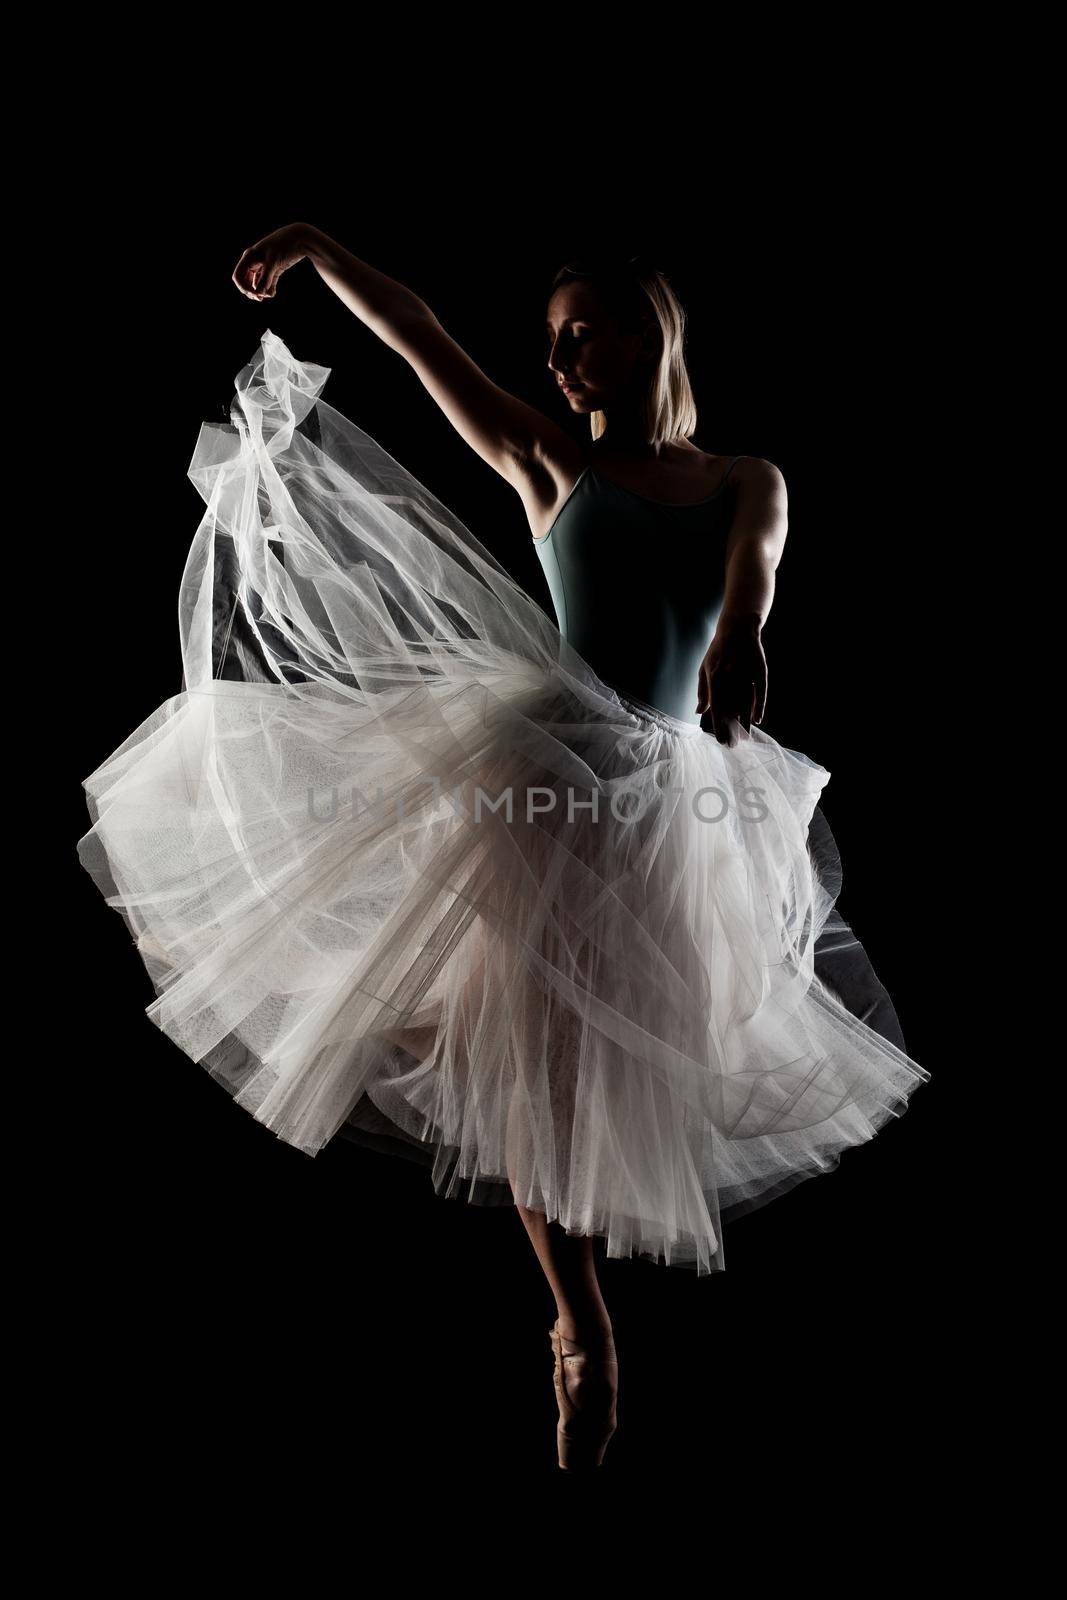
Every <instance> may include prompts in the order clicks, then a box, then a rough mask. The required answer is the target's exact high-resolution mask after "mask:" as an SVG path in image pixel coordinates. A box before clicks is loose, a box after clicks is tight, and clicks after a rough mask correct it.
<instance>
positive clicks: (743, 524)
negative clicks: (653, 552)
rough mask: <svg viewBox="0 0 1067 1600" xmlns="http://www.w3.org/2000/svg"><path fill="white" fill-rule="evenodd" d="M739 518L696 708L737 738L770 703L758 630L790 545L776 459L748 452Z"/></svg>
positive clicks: (727, 739) (738, 489)
mask: <svg viewBox="0 0 1067 1600" xmlns="http://www.w3.org/2000/svg"><path fill="white" fill-rule="evenodd" d="M733 477H734V493H735V505H734V517H733V522H732V523H731V525H730V534H729V538H728V540H727V544H726V592H725V596H724V598H723V607H722V611H721V612H720V614H719V621H718V625H717V627H716V629H715V637H714V639H713V640H712V642H711V645H710V646H709V648H708V653H707V655H706V656H705V657H704V660H703V662H702V663H701V668H700V682H699V684H698V687H697V706H696V710H697V711H698V712H701V713H704V712H710V713H711V718H712V728H713V732H714V734H715V737H716V738H717V739H718V740H719V741H720V743H722V744H730V745H732V744H734V743H736V734H737V729H736V724H737V723H738V722H740V724H741V726H742V727H743V728H744V729H745V732H746V733H747V732H748V731H749V728H750V725H751V723H752V722H756V723H760V722H762V721H763V715H764V712H765V711H766V708H767V658H766V656H765V655H764V651H763V642H762V640H761V638H760V633H761V631H762V628H763V624H764V623H765V622H766V620H767V617H768V614H769V612H770V609H771V605H772V603H773V601H774V575H775V572H776V570H777V567H778V563H779V562H780V561H781V559H782V552H783V551H784V549H785V541H786V534H787V532H788V528H789V506H788V496H787V494H786V487H785V479H784V478H783V476H782V474H781V472H780V471H779V470H778V468H777V467H776V466H775V465H774V463H773V462H771V461H763V460H761V459H760V458H759V457H758V456H743V457H742V458H741V459H740V460H739V461H738V463H737V465H736V467H735V468H734V473H733Z"/></svg>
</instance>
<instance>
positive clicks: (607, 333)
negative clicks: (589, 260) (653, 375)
mask: <svg viewBox="0 0 1067 1600" xmlns="http://www.w3.org/2000/svg"><path fill="white" fill-rule="evenodd" d="M545 332H546V337H547V339H548V368H549V371H550V372H551V373H552V376H553V379H554V381H555V383H556V384H557V386H558V387H559V390H560V393H561V394H562V395H563V396H564V398H565V400H566V401H567V404H568V405H569V406H570V408H571V410H572V411H578V412H587V411H600V410H603V409H604V407H605V406H606V405H607V404H609V403H610V402H611V401H612V400H613V399H617V398H618V397H619V396H620V395H621V394H622V393H623V392H624V391H625V390H626V389H627V388H628V387H629V386H630V385H631V384H632V383H633V381H634V380H635V378H639V377H641V375H642V373H641V367H642V363H641V361H640V359H639V358H640V357H641V356H642V354H643V353H646V354H647V351H645V340H644V338H643V337H642V335H641V334H639V333H624V332H623V331H622V329H621V328H620V327H619V325H618V323H617V322H616V320H615V318H614V317H612V316H611V315H610V314H609V313H608V312H607V311H606V310H605V309H604V308H603V307H602V306H601V305H600V302H599V301H598V299H597V297H596V295H595V293H594V292H593V290H592V289H591V288H590V287H589V285H588V284H587V283H583V282H576V283H567V284H562V285H561V286H560V287H559V288H558V289H557V290H556V292H555V293H554V294H553V296H552V298H551V299H550V300H549V302H548V314H547V325H546V330H545ZM646 371H647V369H646Z"/></svg>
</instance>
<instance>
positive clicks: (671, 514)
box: [534, 456, 738, 724]
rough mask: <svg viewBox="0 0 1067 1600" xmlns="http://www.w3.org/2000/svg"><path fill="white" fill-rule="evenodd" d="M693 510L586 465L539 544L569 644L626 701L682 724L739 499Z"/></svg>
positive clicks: (688, 714) (713, 500) (718, 499)
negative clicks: (642, 703) (638, 702)
mask: <svg viewBox="0 0 1067 1600" xmlns="http://www.w3.org/2000/svg"><path fill="white" fill-rule="evenodd" d="M737 460H738V457H737V456H732V457H731V458H730V460H729V462H728V463H727V467H726V471H725V473H724V474H723V477H722V480H721V482H720V484H719V487H718V488H717V489H716V490H715V492H714V493H713V494H711V495H708V496H706V497H705V498H704V499H703V500H699V501H697V502H694V503H692V504H689V505H667V504H665V503H664V502H662V501H659V500H653V499H649V498H648V497H647V496H645V495H641V494H637V493H636V492H635V491H634V490H632V489H625V488H623V486H622V485H621V484H619V483H615V482H613V481H612V480H611V479H610V478H605V477H603V476H602V475H601V474H600V473H599V472H598V471H597V470H596V469H595V468H594V467H592V466H587V467H586V468H585V470H584V471H583V472H582V473H581V475H580V477H579V478H578V480H577V482H576V483H575V485H574V487H573V489H572V490H571V492H570V494H569V495H568V496H567V499H566V500H565V501H564V503H563V505H562V507H561V508H560V511H559V513H558V515H557V516H556V519H555V521H554V522H553V524H552V526H551V528H550V529H549V531H548V533H547V534H545V535H544V536H543V537H541V538H537V539H534V545H535V547H536V550H537V554H538V557H539V558H540V561H541V565H542V567H543V568H544V573H545V577H546V579H547V582H548V586H549V590H550V592H551V595H552V603H553V605H554V607H555V610H556V620H557V623H558V626H559V630H560V632H561V633H562V634H563V636H564V638H565V639H567V640H568V642H569V643H570V644H571V645H572V646H573V647H574V649H575V650H577V651H578V653H579V655H581V656H582V657H583V658H584V659H585V660H586V661H587V662H588V663H589V665H590V666H591V667H592V668H593V669H594V671H595V672H596V673H597V674H598V676H599V677H600V678H601V679H602V680H603V681H604V682H605V683H607V684H610V685H611V686H612V688H614V689H617V690H618V692H619V693H620V694H621V695H624V696H627V695H629V696H631V697H636V698H637V699H640V700H644V701H646V702H647V703H648V704H649V705H652V706H656V707H658V709H659V710H661V711H664V712H666V713H667V714H668V715H669V716H672V717H676V718H678V719H679V721H682V722H691V723H694V724H699V722H700V720H701V719H700V716H699V715H698V713H697V712H696V711H695V709H694V708H695V706H696V702H697V694H698V688H699V672H700V664H701V662H702V661H703V659H704V656H705V655H706V653H707V649H708V646H709V645H710V643H711V640H712V635H713V634H714V632H715V627H716V624H717V622H718V620H719V613H720V611H721V610H722V603H723V596H724V590H725V573H726V541H727V537H728V535H729V531H730V522H731V518H732V511H733V500H734V496H733V495H732V493H730V484H729V481H728V480H729V476H730V473H731V471H732V469H733V466H734V462H735V461H737Z"/></svg>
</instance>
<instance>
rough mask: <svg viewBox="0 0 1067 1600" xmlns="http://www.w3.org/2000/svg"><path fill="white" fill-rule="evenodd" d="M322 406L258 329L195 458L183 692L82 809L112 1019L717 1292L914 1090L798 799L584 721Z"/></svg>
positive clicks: (669, 743)
mask: <svg viewBox="0 0 1067 1600" xmlns="http://www.w3.org/2000/svg"><path fill="white" fill-rule="evenodd" d="M327 376H328V369H327V368H325V367H321V366H316V365H313V364H311V363H308V362H301V361H297V360H296V359H295V358H294V357H293V356H292V355H291V354H290V352H289V350H288V349H287V348H286V346H285V344H284V343H283V342H282V341H281V340H280V339H279V338H278V337H277V336H276V335H274V334H273V333H270V332H267V333H265V334H264V335H263V339H262V342H261V347H260V349H259V350H258V351H257V352H256V355H255V356H254V358H253V359H252V360H251V361H250V362H249V363H248V365H247V366H246V367H245V368H244V369H243V370H242V371H241V373H239V375H238V377H237V380H236V382H237V395H236V399H235V401H234V404H233V406H232V409H231V413H230V416H231V421H230V423H229V424H219V425H216V424H210V423H205V424H204V425H203V427H202V428H201V431H200V435H199V438H198V440H197V445H196V450H195V453H194V456H193V460H192V463H191V466H190V469H189V474H190V477H191V478H192V480H193V482H194V483H195V484H196V486H197V488H198V489H199V491H200V493H201V494H202V496H203V499H204V501H205V504H206V511H205V514H204V516H203V519H202V521H201V523H200V527H199V529H198V531H197V534H196V537H195V539H194V541H193V545H192V548H191V550H190V553H189V558H188V562H187V564H186V569H185V573H184V576H183V579H182V585H181V596H180V632H181V647H182V655H183V663H184V677H183V687H182V689H181V692H180V693H178V694H176V695H175V696H174V697H173V698H171V699H169V700H168V701H166V702H165V704H163V705H161V706H160V707H159V708H158V709H157V710H155V711H154V712H153V713H152V715H151V716H149V717H148V718H147V719H146V721H144V722H143V723H142V724H141V726H140V727H138V728H137V729H136V730H135V731H134V732H133V733H132V734H131V735H130V736H129V738H128V739H127V740H126V741H125V743H124V744H122V745H121V746H120V747H119V749H117V750H116V751H115V753H114V754H113V755H112V756H111V757H110V758H109V759H108V760H107V761H105V762H104V763H103V764H102V765H101V766H100V767H99V768H98V769H97V770H96V771H95V772H94V773H93V774H92V776H91V777H90V778H89V779H88V780H86V783H85V789H86V794H87V798H88V804H89V810H90V817H91V821H92V826H91V828H90V830H89V832H88V833H87V834H86V835H85V836H84V838H83V839H82V840H81V841H80V843H79V854H80V857H81V860H82V862H83V864H84V866H85V867H86V868H87V869H88V871H89V872H90V873H91V874H92V875H93V877H94V879H95V881H96V882H97V884H98V886H99V887H100V889H101V891H102V892H103V894H104V895H105V896H106V898H107V900H108V903H109V904H110V905H112V906H114V907H115V908H116V909H117V910H119V911H120V912H121V913H122V914H123V916H124V917H125V918H126V921H127V924H128V926H129V929H130V931H131V934H132V936H133V938H134V939H135V941H136V946H137V949H138V951H139V953H140V956H141V958H142V960H143V962H144V964H145V966H146V968H147V970H148V972H149V974H150V976H151V978H152V981H153V985H154V987H155V990H156V999H155V1000H154V1002H153V1003H152V1005H151V1006H149V1008H148V1015H149V1017H150V1018H151V1020H152V1021H153V1022H154V1023H155V1024H156V1025H157V1026H158V1027H159V1028H160V1029H161V1030H162V1031H163V1032H164V1033H165V1034H167V1035H168V1036H169V1037H170V1038H171V1039H172V1040H173V1041H174V1042H175V1043H176V1044H177V1045H179V1046H180V1047H181V1049H182V1050H183V1051H184V1052H185V1053H186V1054H187V1055H188V1056H190V1057H191V1058H192V1059H193V1060H194V1061H197V1062H200V1063H202V1064H203V1066H204V1067H206V1068H207V1069H208V1070H209V1071H210V1072H211V1073H212V1075H213V1076H214V1077H215V1078H216V1079H217V1080H218V1081H219V1082H220V1083H222V1084H223V1085H224V1086H225V1087H226V1089H227V1090H228V1091H229V1093H230V1094H231V1095H233V1097H234V1098H235V1099H236V1101H237V1102H238V1104H240V1105H242V1106H244V1107H245V1108H246V1109H247V1110H248V1111H249V1112H251V1114H252V1115H253V1116H254V1117H255V1118H256V1119H257V1120H258V1121H259V1122H262V1123H263V1124H264V1125H265V1126H266V1127H268V1128H270V1129H271V1130H272V1131H273V1132H274V1133H275V1134H277V1135H278V1137H279V1138H281V1139H283V1140H285V1141H286V1142H287V1143H289V1144H292V1145H295V1146H296V1147H297V1148H299V1149H301V1150H304V1151H306V1152H307V1153H308V1154H310V1155H314V1154H315V1152H317V1151H318V1150H321V1149H322V1147H323V1146H324V1145H325V1144H326V1143H327V1142H328V1141H329V1140H331V1139H333V1138H334V1136H335V1135H338V1134H341V1135H345V1136H348V1137H352V1138H355V1139H357V1140H363V1141H364V1142H366V1143H367V1144H369V1145H376V1146H377V1147H378V1148H381V1149H389V1150H393V1151H396V1152H398V1153H405V1154H409V1155H412V1156H413V1157H415V1158H416V1159H418V1160H421V1161H424V1162H425V1164H426V1166H427V1169H428V1170H429V1172H430V1174H431V1175H432V1179H433V1183H434V1187H435V1188H436V1190H437V1191H438V1193H439V1194H442V1195H449V1196H455V1197H460V1198H464V1199H468V1200H472V1201H476V1202H478V1203H492V1202H494V1201H502V1202H504V1203H512V1202H514V1201H518V1202H520V1203H521V1204H523V1205H525V1206H529V1207H531V1208H534V1209H536V1210H539V1211H542V1212H544V1213H545V1214H546V1215H547V1216H548V1217H549V1218H551V1219H555V1220H556V1221H558V1222H560V1223H561V1224H562V1225H563V1226H564V1227H565V1228H566V1229H567V1231H568V1232H570V1233H573V1234H595V1235H599V1236H601V1237H602V1238H603V1240H604V1241H605V1247H606V1250H607V1253H608V1254H609V1255H612V1256H617V1257H621V1256H631V1255H643V1256H647V1257H650V1258H652V1259H656V1260H662V1261H664V1262H666V1263H668V1264H674V1265H685V1266H692V1267H695V1268H696V1269H697V1271H699V1272H711V1271H715V1270H721V1269H722V1268H723V1265H724V1249H723V1230H722V1222H723V1219H724V1218H728V1217H729V1216H731V1215H732V1214H735V1213H738V1212H741V1211H744V1210H746V1209H751V1208H752V1207H753V1206H757V1205H760V1204H763V1203H765V1202H766V1201H768V1200H770V1199H772V1198H774V1197H775V1196H776V1195H779V1194H781V1193H782V1192H784V1190H786V1189H788V1188H789V1187H791V1186H792V1185H793V1184H795V1183H797V1182H799V1181H800V1180H802V1179H803V1178H806V1177H809V1176H812V1175H815V1174H817V1173H821V1172H826V1171H828V1170H830V1169H831V1168H833V1167H834V1166H836V1164H837V1162H838V1160H839V1159H840V1156H841V1154H842V1152H843V1151H845V1150H847V1149H849V1148H851V1147H852V1146H854V1145H859V1144H862V1143H864V1142H865V1141H866V1140H868V1139H870V1138H871V1137H872V1136H873V1135H874V1133H875V1132H876V1131H877V1130H878V1128H879V1127H880V1126H882V1125H883V1124H884V1123H885V1122H886V1121H887V1120H888V1119H889V1118H890V1117H896V1116H899V1115H900V1114H901V1113H902V1111H903V1110H904V1109H905V1107H906V1104H907V1101H908V1097H909V1095H910V1094H911V1093H912V1091H913V1090H914V1089H915V1088H917V1087H918V1086H919V1085H920V1084H922V1083H924V1082H925V1081H927V1079H928V1078H929V1073H928V1072H926V1071H925V1070H924V1069H923V1068H922V1067H920V1066H919V1065H917V1063H916V1062H915V1061H913V1060H911V1059H910V1058H909V1057H908V1055H907V1054H906V1052H905V1048H904V1041H903V1038H902V1037H901V1035H900V1030H899V1025H898V1023H897V1020H896V1017H895V1014H894V1012H893V1008H892V1004H891V1003H890V1001H889V997H888V995H887V994H886V992H885V990H884V989H883V988H882V986H881V984H880V983H879V982H878V979H877V977H876V976H875V974H874V972H873V970H872V968H871V965H870V962H869V961H868V960H867V958H866V955H865V953H864V951H863V948H862V946H861V945H860V944H859V942H858V941H857V940H856V939H855V938H854V936H853V934H852V931H851V929H850V928H849V926H848V924H847V923H846V922H845V921H844V920H843V918H842V917H841V916H840V914H839V912H838V910H837V909H836V905H835V901H836V898H837V894H838V891H839V889H840V862H839V859H838V855H837V851H836V848H835V846H834V841H833V838H832V835H831V833H830V830H829V828H828V826H827V824H826V820H825V817H824V816H823V814H822V812H821V810H820V809H819V807H818V805H817V800H818V797H819V795H820V793H821V791H822V789H823V788H824V786H825V785H826V783H827V781H828V779H829V772H828V771H827V770H826V769H825V768H824V767H822V766H820V765H818V764H817V763H816V762H814V761H812V760H810V759H808V758H807V757H806V756H804V755H802V754H800V753H798V752H796V751H793V750H788V749H785V748H783V747H782V746H781V745H779V744H777V743H776V742H775V740H774V739H773V738H771V737H770V736H769V735H768V734H767V733H766V732H765V731H763V730H762V729H760V728H757V727H755V726H754V727H753V728H752V730H751V733H750V734H748V735H747V736H745V735H744V734H742V735H741V738H740V741H739V743H737V744H736V745H734V746H733V747H728V746H725V745H722V744H720V743H719V742H718V741H717V740H716V739H715V738H714V737H712V736H711V735H709V734H707V733H705V732H703V731H702V730H701V729H700V728H699V727H697V726H695V725H692V724H689V723H685V722H681V721H677V720H676V719H674V718H672V717H670V716H667V715H666V714H664V713H663V712H661V711H659V710H657V709H656V708H654V707H652V706H648V705H645V704H643V703H642V702H639V701H634V700H632V699H625V698H622V697H621V696H620V695H619V694H618V693H616V691H615V690H614V689H612V688H611V687H610V686H609V685H608V684H606V683H604V682H602V681H601V680H600V679H599V678H598V677H597V676H596V674H595V672H594V671H593V670H592V668H591V667H590V666H589V665H588V664H587V663H586V662H585V661H583V660H582V659H581V657H580V656H578V655H577V654H576V652H575V651H574V650H573V649H572V648H571V647H570V646H569V645H568V644H567V642H566V640H564V639H563V638H562V636H561V635H560V632H559V630H558V629H557V627H556V626H555V624H554V622H553V621H552V620H551V619H550V618H549V616H548V615H547V614H546V612H545V611H544V610H543V609H542V608H541V607H540V606H539V605H538V603H537V602H536V601H535V600H534V599H532V598H531V597H530V596H529V595H528V594H527V593H526V592H525V591H524V590H523V589H522V588H521V587H520V586H519V585H518V584H517V583H516V582H515V581H514V580H513V579H512V578H511V577H510V576H509V575H508V573H507V571H506V570H505V569H504V567H503V566H502V565H501V564H500V562H499V561H497V560H496V558H495V557H494V556H493V555H492V554H491V552H490V551H489V550H487V549H486V548H485V547H484V546H483V545H482V544H481V543H480V542H479V541H478V540H477V539H476V538H475V537H474V535H473V534H472V533H471V532H470V531H469V530H468V529H467V528H466V527H464V526H463V524H462V523H461V522H460V521H459V520H458V519H457V518H456V517H455V516H454V515H453V514H452V512H450V511H449V510H448V508H447V507H446V506H444V505H443V504H442V503H441V502H440V501H439V500H437V499H436V498H435V497H434V496H433V495H432V494H431V493H430V492H429V491H428V490H427V489H426V488H425V487H424V486H423V485H422V484H420V483H419V482H418V481H417V480H416V479H415V478H414V477H413V476H412V475H411V474H410V473H409V472H407V471H406V470H405V469H404V468H403V467H402V466H401V465H400V464H399V463H398V462H396V461H395V460H393V458H392V457H391V456H390V455H389V454H388V453H387V452H386V451H385V450H383V449H382V448H381V447H380V446H379V445H378V444H376V443H375V442H374V440H373V439H371V438H370V437H369V436H368V435H367V434H366V433H364V432H362V431H361V430H360V429H359V428H358V427H356V426H355V424H353V423H352V422H350V421H349V420H348V419H347V418H346V417H344V416H342V415H341V414H340V413H339V412H337V411H335V410H333V409H332V408H331V407H330V406H329V405H328V404H327V403H326V402H325V401H324V400H323V399H322V398H321V392H322V389H323V386H324V383H325V381H326V378H327ZM380 1221H381V1219H380V1218H376V1219H375V1225H380Z"/></svg>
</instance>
